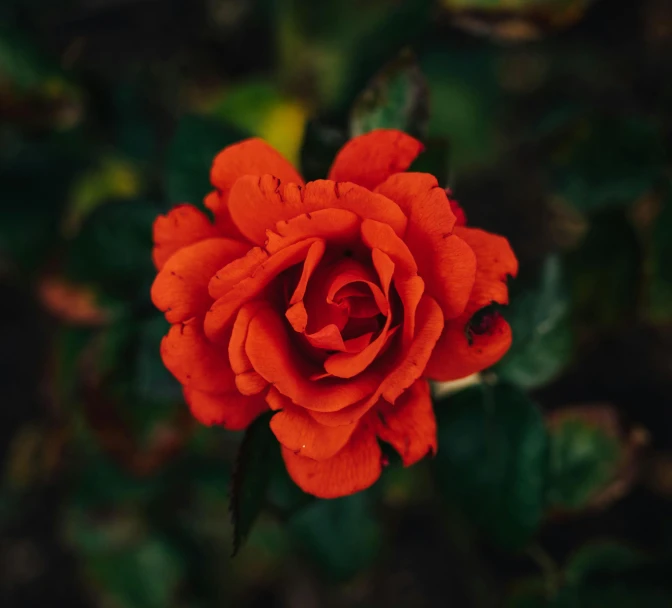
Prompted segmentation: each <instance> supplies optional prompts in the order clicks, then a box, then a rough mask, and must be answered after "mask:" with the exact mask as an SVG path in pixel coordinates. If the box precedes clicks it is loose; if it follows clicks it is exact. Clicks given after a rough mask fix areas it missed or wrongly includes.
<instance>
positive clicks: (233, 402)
mask: <svg viewBox="0 0 672 608" xmlns="http://www.w3.org/2000/svg"><path fill="white" fill-rule="evenodd" d="M184 398H185V400H186V402H187V404H188V405H189V409H190V410H191V413H192V414H193V416H194V418H196V420H198V421H199V422H200V423H202V424H205V425H206V426H212V425H213V424H221V425H222V426H224V427H225V428H227V429H229V430H230V431H241V430H243V429H245V428H247V427H248V426H249V425H250V423H251V422H252V421H253V420H254V419H255V418H256V417H257V416H259V415H260V414H262V413H263V412H265V411H267V410H268V404H267V403H266V401H265V400H264V398H263V397H257V396H255V397H246V396H245V395H241V394H240V393H238V392H237V391H235V392H231V393H222V394H213V393H205V392H203V391H197V390H195V389H193V388H185V389H184Z"/></svg>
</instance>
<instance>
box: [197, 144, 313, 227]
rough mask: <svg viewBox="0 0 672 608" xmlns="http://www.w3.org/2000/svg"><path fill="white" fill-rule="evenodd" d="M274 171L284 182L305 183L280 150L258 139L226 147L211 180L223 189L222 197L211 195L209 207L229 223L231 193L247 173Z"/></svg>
mask: <svg viewBox="0 0 672 608" xmlns="http://www.w3.org/2000/svg"><path fill="white" fill-rule="evenodd" d="M266 173H270V174H271V175H274V176H275V177H277V178H278V179H279V180H280V181H281V182H283V183H288V182H292V183H295V184H303V179H302V178H301V176H300V175H299V173H298V172H297V171H296V169H294V167H292V165H291V164H290V163H289V161H288V160H286V159H285V158H284V157H283V156H282V155H281V154H280V153H279V152H277V151H276V150H274V149H273V148H271V146H269V145H268V144H267V143H266V142H265V141H263V140H262V139H258V138H252V139H246V140H244V141H241V142H239V143H237V144H233V145H232V146H228V147H227V148H224V150H222V151H221V152H220V153H219V154H218V155H217V156H216V157H215V160H214V161H213V163H212V169H211V170H210V181H211V182H212V185H213V186H215V188H217V190H219V197H217V198H215V197H209V198H208V201H207V205H208V207H209V208H210V209H211V210H212V211H213V213H214V214H215V217H216V218H217V223H218V224H222V225H226V224H228V223H229V221H230V218H229V212H228V203H229V192H230V190H231V187H232V186H233V184H235V183H236V181H237V180H238V179H239V178H241V177H242V176H243V175H256V176H260V175H264V174H266Z"/></svg>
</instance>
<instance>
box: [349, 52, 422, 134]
mask: <svg viewBox="0 0 672 608" xmlns="http://www.w3.org/2000/svg"><path fill="white" fill-rule="evenodd" d="M428 117H429V93H428V91H427V82H426V80H425V78H424V76H423V75H422V72H421V71H420V67H419V66H418V64H417V62H416V61H415V58H414V57H413V55H411V54H410V53H404V54H402V55H401V56H400V57H399V58H398V59H396V60H394V61H392V62H391V63H389V64H388V65H386V66H385V67H384V68H383V69H382V70H381V71H380V73H379V74H377V75H376V76H375V77H374V78H373V80H372V81H371V82H370V83H369V85H368V86H367V87H366V89H364V91H362V93H361V94H360V95H359V97H358V98H357V99H356V100H355V103H354V105H353V107H352V110H351V111H350V136H351V137H356V136H357V135H362V134H363V133H368V132H369V131H373V130H375V129H398V130H399V131H405V132H406V133H409V134H410V135H413V136H414V137H418V138H423V137H424V136H425V134H426V128H427V120H428Z"/></svg>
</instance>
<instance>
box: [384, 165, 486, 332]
mask: <svg viewBox="0 0 672 608" xmlns="http://www.w3.org/2000/svg"><path fill="white" fill-rule="evenodd" d="M376 192H380V193H382V194H384V195H385V196H387V197H389V198H392V200H394V201H395V202H396V203H397V204H398V205H399V206H400V207H401V209H402V210H403V211H404V212H405V213H406V214H407V216H408V229H407V231H406V235H405V236H404V241H405V243H406V244H407V245H408V247H409V249H410V250H411V252H412V253H413V256H414V258H415V261H416V262H417V265H418V273H419V274H420V276H421V277H422V278H423V279H424V280H425V289H426V291H427V293H429V294H430V295H431V296H432V297H434V298H435V299H436V301H437V302H438V303H439V305H440V306H441V309H442V310H443V313H444V316H445V318H446V319H454V318H456V317H458V316H459V315H461V314H462V312H463V311H464V309H465V307H466V305H467V301H468V299H469V294H470V293H471V289H472V287H473V285H474V280H475V276H476V256H475V255H474V252H473V251H472V249H471V247H469V246H468V245H467V244H466V243H465V242H464V241H463V240H462V239H460V238H459V237H457V236H455V235H453V234H452V232H453V227H454V225H455V215H454V214H453V212H452V211H451V209H450V203H449V202H448V198H447V197H446V193H445V191H444V190H443V189H442V188H439V187H438V185H437V182H436V179H435V178H434V177H432V176H431V175H427V174H425V173H403V174H397V175H393V176H392V177H390V178H389V179H388V180H387V181H385V182H384V183H383V184H381V185H380V186H379V187H378V188H376Z"/></svg>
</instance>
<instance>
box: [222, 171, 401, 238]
mask: <svg viewBox="0 0 672 608" xmlns="http://www.w3.org/2000/svg"><path fill="white" fill-rule="evenodd" d="M323 209H344V210H346V211H352V212H353V213H356V214H357V215H358V216H359V217H361V218H370V219H374V220H377V221H380V222H384V223H387V224H389V225H390V226H391V227H392V229H393V230H394V231H395V232H396V233H397V234H399V235H403V234H404V232H405V230H406V216H405V215H404V214H403V213H402V211H401V209H400V208H399V206H398V205H396V204H395V203H393V202H392V201H391V200H389V199H388V198H385V197H384V196H382V195H380V194H374V193H373V192H371V191H369V190H367V189H365V188H361V187H360V186H357V185H355V184H351V183H336V182H333V181H329V180H316V181H313V182H309V183H308V184H306V185H305V186H304V187H300V186H298V185H296V184H291V183H290V184H281V183H280V182H279V181H278V180H277V179H276V178H275V177H274V176H272V175H262V176H261V177H254V176H246V177H242V178H241V179H239V180H238V181H237V182H236V183H235V185H234V186H233V188H232V189H231V194H230V196H229V212H230V214H231V219H232V221H233V223H234V224H235V225H236V227H237V228H238V230H240V232H241V233H242V234H243V235H245V237H246V238H248V239H249V240H250V241H252V242H253V243H256V244H257V245H265V243H266V241H267V239H268V238H269V237H268V235H267V231H273V230H274V229H275V228H276V226H277V224H278V222H283V221H287V222H289V220H292V219H293V218H297V217H299V216H303V215H306V214H312V213H313V212H314V211H320V210H323ZM269 244H270V243H269ZM274 247H275V245H274Z"/></svg>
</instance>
